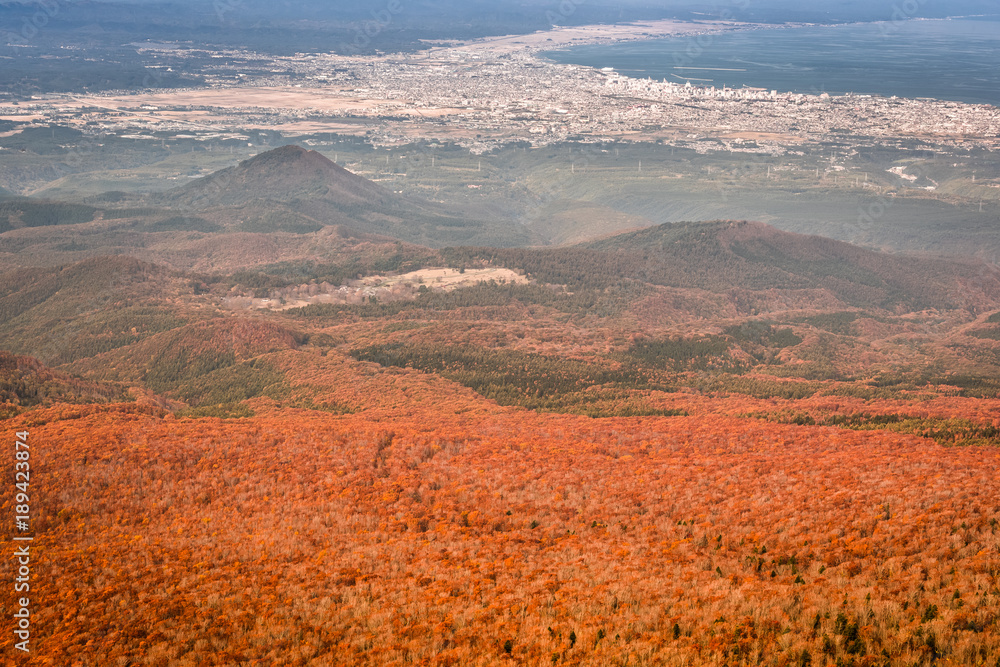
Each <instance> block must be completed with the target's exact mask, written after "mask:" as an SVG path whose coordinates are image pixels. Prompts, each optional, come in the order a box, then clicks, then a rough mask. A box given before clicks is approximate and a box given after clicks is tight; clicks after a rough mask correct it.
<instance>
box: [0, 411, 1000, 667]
mask: <svg viewBox="0 0 1000 667" xmlns="http://www.w3.org/2000/svg"><path fill="white" fill-rule="evenodd" d="M436 414H438V416H437V417H436V418H432V417H431V416H430V415H425V416H424V417H423V418H420V419H417V420H412V419H405V418H403V419H390V420H386V421H381V422H379V421H372V420H371V419H369V418H364V417H360V416H357V415H355V416H345V417H329V416H323V415H321V414H320V413H317V412H314V411H301V410H299V411H294V410H293V411H279V412H274V413H270V414H268V415H267V416H259V417H257V418H254V419H238V420H219V419H211V418H201V419H176V418H174V417H173V416H172V415H170V414H164V413H163V411H161V410H157V409H153V408H141V407H138V406H126V405H120V406H114V407H107V408H101V407H98V406H90V407H88V406H77V407H73V406H65V405H64V406H59V407H53V408H45V409H40V410H36V411H33V412H31V413H28V414H25V415H22V416H19V417H17V418H15V419H13V420H12V421H10V422H8V425H9V428H10V429H19V430H20V429H25V428H27V429H30V432H31V436H30V437H31V441H32V443H34V444H33V449H32V452H33V454H32V456H33V459H32V461H33V465H34V466H37V468H36V469H37V470H38V475H37V478H36V479H35V481H34V482H33V485H32V489H34V491H33V493H34V494H35V496H36V497H37V499H38V500H37V501H36V502H37V508H38V509H37V510H36V511H37V515H36V517H37V518H36V519H35V520H36V528H37V532H38V535H39V537H38V538H37V539H36V542H35V543H34V545H33V549H35V551H34V552H33V553H36V554H37V558H38V563H39V566H38V567H39V570H38V571H39V573H40V575H39V577H38V581H37V583H36V584H35V586H36V588H33V600H35V604H36V605H37V606H36V609H37V612H36V616H35V617H34V621H33V622H34V626H33V627H35V628H37V630H36V631H37V635H36V636H35V642H37V643H36V644H35V650H36V653H35V654H34V659H35V660H37V661H38V663H36V664H79V665H94V666H97V665H115V664H135V665H193V664H201V665H240V664H246V665H256V664H274V665H344V664H358V665H364V664H368V665H409V664H426V665H491V664H524V665H540V664H553V665H625V664H629V665H684V664H687V665H690V664H727V665H759V664H765V665H930V664H938V665H990V666H991V667H992V666H993V665H995V664H997V663H998V661H1000V636H998V627H997V622H998V609H1000V588H998V584H1000V582H998V579H997V576H998V572H1000V550H998V546H1000V535H998V525H997V524H998V521H1000V505H998V498H1000V488H998V486H997V484H998V481H997V476H996V474H995V472H996V468H997V465H998V464H1000V450H998V449H997V448H995V447H957V448H956V447H950V448H948V447H941V446H939V445H936V444H934V443H933V442H931V441H928V440H926V439H922V438H918V437H914V436H908V435H901V434H896V433H888V432H884V431H871V432H861V431H850V430H839V429H833V428H826V427H817V426H794V425H789V426H783V425H776V424H773V423H768V422H763V421H759V420H753V419H749V420H748V419H733V418H728V417H719V416H708V415H706V416H700V417H695V416H692V417H667V418H664V417H660V418H655V417H648V418H642V419H641V420H640V419H636V418H625V419H623V418H617V419H601V420H593V419H590V418H588V417H573V416H552V415H538V416H534V415H532V414H531V413H525V412H518V413H510V414H495V415H492V416H487V417H481V416H468V415H467V416H461V415H460V416H452V417H447V416H442V413H436ZM3 502H4V503H5V505H4V511H5V512H9V511H11V510H10V508H9V507H7V504H9V502H10V499H9V498H6V497H5V498H4V501H3ZM3 549H4V550H5V552H7V556H5V557H10V556H9V552H10V550H11V549H12V547H11V546H10V543H8V544H6V545H5V546H4V547H3ZM42 573H44V576H43V575H42ZM2 595H3V598H2V599H3V605H4V607H5V608H8V609H9V605H10V604H11V600H10V596H11V595H12V593H11V592H10V591H9V590H5V591H4V592H3V594H2ZM11 641H12V640H11V639H10V638H9V637H5V638H4V639H3V640H2V642H3V644H4V650H5V651H6V650H9V649H10V644H11ZM8 655H9V654H8Z"/></svg>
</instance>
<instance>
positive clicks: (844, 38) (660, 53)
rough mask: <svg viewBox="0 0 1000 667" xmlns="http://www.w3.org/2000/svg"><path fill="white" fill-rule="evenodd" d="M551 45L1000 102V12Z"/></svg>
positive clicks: (733, 79)
mask: <svg viewBox="0 0 1000 667" xmlns="http://www.w3.org/2000/svg"><path fill="white" fill-rule="evenodd" d="M544 55H545V56H546V57H548V58H551V59H552V60H555V61H557V62H562V63H573V64H578V65H586V66H590V67H598V68H601V67H613V68H614V69H615V70H616V71H618V72H619V73H621V74H624V75H627V76H634V77H639V78H646V77H652V78H653V79H657V80H662V79H667V80H668V81H675V82H679V83H683V82H684V81H688V80H690V81H691V83H692V84H695V85H704V86H716V87H721V86H723V85H726V86H729V87H735V88H740V87H743V86H753V87H759V88H767V89H773V90H778V91H779V92H799V93H812V94H819V93H823V92H827V93H830V94H831V95H833V94H843V93H851V92H853V93H859V94H871V95H883V96H887V97H888V96H892V95H896V96H899V97H911V98H912V97H930V98H937V99H942V100H956V101H959V102H967V103H972V104H992V105H995V106H1000V16H997V17H981V18H975V19H937V20H914V21H902V22H889V23H854V24H846V25H833V26H803V27H792V28H775V29H761V30H741V31H736V32H729V33H723V34H718V35H702V36H697V37H682V38H672V39H660V40H650V41H645V42H631V43H625V44H614V45H608V46H580V47H573V48H571V49H566V50H561V51H550V52H547V53H545V54H544Z"/></svg>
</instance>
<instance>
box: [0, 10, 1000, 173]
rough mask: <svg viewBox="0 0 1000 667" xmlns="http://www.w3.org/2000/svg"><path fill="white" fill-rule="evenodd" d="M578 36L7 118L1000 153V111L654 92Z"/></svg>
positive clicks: (379, 134) (328, 67)
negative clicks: (581, 57)
mask: <svg viewBox="0 0 1000 667" xmlns="http://www.w3.org/2000/svg"><path fill="white" fill-rule="evenodd" d="M736 27H739V26H736ZM751 28H754V29H759V27H757V26H751ZM671 29H674V30H675V32H676V31H677V30H680V29H679V28H676V26H674V27H673V28H671V26H665V27H663V29H661V30H660V32H655V31H653V32H650V31H646V32H642V33H641V36H644V37H645V38H650V37H658V36H663V35H670V34H675V33H674V32H671ZM731 29H735V28H734V26H733V25H725V26H717V25H714V26H700V27H699V30H700V31H698V30H694V31H693V30H692V28H691V26H690V25H689V24H688V25H686V27H685V28H684V30H685V31H687V32H684V33H681V34H683V38H685V39H689V40H692V44H697V43H699V42H698V41H697V40H698V38H699V36H702V35H708V36H709V37H710V36H711V35H712V34H714V32H717V31H719V30H731ZM573 34H574V35H576V36H573V37H572V38H569V39H567V38H565V36H563V37H564V38H563V39H562V40H561V41H560V40H553V39H552V38H551V37H545V33H542V34H540V35H535V36H533V37H534V39H528V38H522V39H520V40H518V39H513V38H504V39H497V40H493V41H490V40H481V41H479V42H473V43H463V44H454V45H442V46H435V47H434V48H430V49H428V50H427V51H424V52H419V53H414V54H398V55H379V56H373V57H362V56H340V55H332V54H298V55H295V56H289V57H279V58H263V57H262V56H260V55H258V54H255V53H248V52H236V51H233V52H221V53H214V54H212V58H213V59H214V60H216V61H218V63H219V65H218V67H217V68H214V69H213V68H208V69H205V70H204V74H205V75H206V85H205V86H204V87H201V88H191V89H181V90H177V89H172V90H169V91H167V90H161V89H157V88H156V85H155V84H156V77H155V76H154V77H152V78H151V79H150V81H148V82H147V83H148V84H149V87H148V88H143V89H142V90H131V91H111V92H106V93H101V94H99V95H98V94H94V95H66V94H52V95H38V96H35V97H33V98H32V99H30V100H21V101H17V103H14V102H7V103H3V104H0V118H4V119H8V120H20V121H22V122H23V121H24V120H29V121H32V122H35V123H38V124H47V123H58V124H64V125H70V126H74V127H77V128H79V129H81V130H83V131H84V132H85V133H88V134H109V133H110V134H117V135H124V136H128V137H131V138H135V139H150V140H153V139H156V140H160V139H162V138H163V137H164V136H165V135H166V136H170V135H173V136H182V137H186V138H196V139H202V140H205V141H213V140H220V139H221V140H225V139H233V138H237V139H249V135H248V133H252V132H253V131H255V130H276V131H279V132H281V133H282V134H283V135H285V136H296V135H299V136H309V135H316V134H322V133H330V134H339V135H345V134H346V135H357V136H362V137H365V138H366V140H368V141H370V142H371V143H373V144H374V145H376V146H379V145H400V144H406V143H409V142H413V141H417V140H438V141H451V142H454V143H456V144H458V145H461V146H464V147H467V148H468V149H470V150H471V151H473V152H475V153H485V152H488V151H489V150H492V149H493V148H495V147H497V146H501V145H508V144H511V143H514V142H529V143H530V144H531V145H534V146H543V145H548V144H553V143H559V142H564V141H577V142H594V143H596V142H605V141H659V142H663V143H668V144H672V145H686V146H688V147H693V148H695V149H696V150H698V151H699V152H708V151H717V150H726V151H742V152H749V153H761V154H772V155H781V154H785V153H788V152H794V151H795V150H796V149H797V147H799V146H801V145H802V144H808V143H815V142H819V141H824V140H827V139H829V138H830V137H831V136H838V135H840V136H851V137H852V141H855V142H858V141H861V142H870V143H871V144H873V145H876V144H886V145H899V142H900V141H912V140H919V141H922V142H925V143H926V144H929V145H937V146H942V147H961V148H978V147H985V148H995V147H997V146H1000V109H998V108H997V107H994V106H991V105H985V104H981V105H976V104H963V103H959V102H951V101H940V100H930V99H902V98H887V97H879V96H872V95H859V94H847V95H838V94H830V93H828V92H825V91H824V90H822V86H821V85H819V83H818V84H817V87H816V88H815V89H814V90H811V91H807V92H801V91H798V92H789V91H779V90H767V89H758V88H734V87H729V86H726V85H725V84H724V83H721V84H719V85H715V84H713V85H704V84H694V83H692V81H691V80H687V81H686V82H685V81H683V80H682V79H681V77H678V80H677V81H658V80H653V79H648V78H647V79H638V78H630V77H626V76H622V75H621V74H620V73H618V72H616V71H614V70H613V69H612V68H607V67H606V68H593V67H583V66H578V65H568V64H559V63H556V62H554V61H552V60H550V59H548V58H547V57H546V56H545V49H547V48H555V47H559V46H570V45H577V44H587V43H606V42H608V41H613V40H614V39H617V38H621V35H618V36H617V37H615V36H614V35H612V36H609V35H607V34H602V33H601V32H599V31H597V32H593V33H587V32H586V31H583V32H581V31H579V30H578V31H577V32H576V33H573ZM581 34H582V35H583V36H582V37H581V36H579V35H581ZM632 37H633V38H634V37H635V35H632ZM144 49H145V50H146V51H147V52H153V55H155V54H156V52H157V51H160V52H162V53H163V55H164V57H166V55H168V54H169V55H171V56H172V57H175V58H176V57H177V53H178V47H177V45H173V44H150V45H147V46H145V47H144ZM201 55H202V56H204V55H205V54H204V53H202V54H201ZM262 61H267V63H268V65H267V67H266V70H262V69H261V65H260V63H261V62H262ZM683 69H684V67H678V70H679V71H682V70H683Z"/></svg>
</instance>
